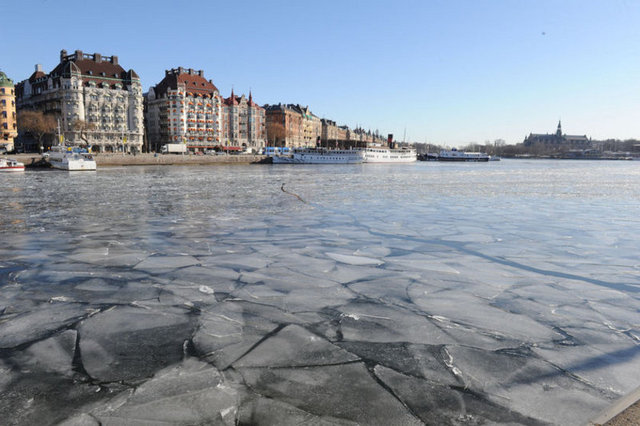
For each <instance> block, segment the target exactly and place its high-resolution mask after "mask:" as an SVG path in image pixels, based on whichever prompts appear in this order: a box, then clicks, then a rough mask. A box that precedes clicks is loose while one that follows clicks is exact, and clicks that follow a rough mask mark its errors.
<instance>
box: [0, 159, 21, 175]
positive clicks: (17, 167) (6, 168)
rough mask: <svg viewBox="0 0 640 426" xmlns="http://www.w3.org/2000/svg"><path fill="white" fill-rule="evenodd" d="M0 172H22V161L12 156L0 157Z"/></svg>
mask: <svg viewBox="0 0 640 426" xmlns="http://www.w3.org/2000/svg"><path fill="white" fill-rule="evenodd" d="M0 172H24V163H21V162H19V161H18V160H14V159H13V158H0Z"/></svg>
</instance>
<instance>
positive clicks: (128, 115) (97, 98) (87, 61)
mask: <svg viewBox="0 0 640 426" xmlns="http://www.w3.org/2000/svg"><path fill="white" fill-rule="evenodd" d="M16 104H17V109H18V110H21V109H34V110H39V111H42V112H44V113H45V114H53V115H54V117H55V118H56V119H57V120H58V123H59V132H60V135H61V140H62V141H63V142H64V143H65V144H66V145H73V146H90V147H91V148H92V150H93V151H94V152H116V151H126V152H140V151H142V145H143V139H144V116H143V99H142V86H141V84H140V78H139V77H138V75H137V74H136V73H135V72H134V71H133V70H131V69H130V70H129V71H125V70H124V68H122V66H120V64H119V63H118V57H117V56H102V55H101V54H99V53H94V54H85V53H83V52H82V51H81V50H76V51H75V53H73V54H71V55H68V54H67V51H66V50H62V51H61V52H60V63H59V64H58V65H57V66H56V67H55V68H54V69H53V71H51V72H50V73H49V74H46V73H45V72H44V71H43V69H42V66H41V65H36V70H35V72H34V73H33V74H32V75H31V76H30V77H29V79H27V80H24V81H21V82H20V83H18V85H17V86H16Z"/></svg>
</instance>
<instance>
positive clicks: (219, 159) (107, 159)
mask: <svg viewBox="0 0 640 426" xmlns="http://www.w3.org/2000/svg"><path fill="white" fill-rule="evenodd" d="M8 157H10V158H15V159H16V160H18V161H21V162H23V163H24V165H25V166H27V167H38V166H40V167H42V166H43V164H42V162H41V158H42V157H41V156H40V155H39V154H36V153H33V154H17V155H8ZM93 157H94V158H95V160H96V164H97V165H98V167H108V166H154V165H167V166H169V165H203V164H252V163H268V162H269V160H270V158H268V157H266V156H264V155H246V154H238V155H234V154H230V155H181V154H157V155H156V154H136V155H132V154H127V155H122V154H94V155H93Z"/></svg>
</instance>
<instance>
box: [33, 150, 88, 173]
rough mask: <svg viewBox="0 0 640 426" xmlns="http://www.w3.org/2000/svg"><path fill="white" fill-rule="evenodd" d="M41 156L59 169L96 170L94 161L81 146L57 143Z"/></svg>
mask: <svg viewBox="0 0 640 426" xmlns="http://www.w3.org/2000/svg"><path fill="white" fill-rule="evenodd" d="M43 157H44V158H45V159H46V160H47V162H48V163H49V164H50V165H51V167H53V168H56V169H60V170H69V171H76V170H96V168H97V166H96V161H95V160H94V159H93V156H92V155H91V153H89V151H87V150H86V149H83V148H74V147H70V146H64V145H58V146H54V147H52V148H51V151H49V152H47V153H45V154H44V155H43Z"/></svg>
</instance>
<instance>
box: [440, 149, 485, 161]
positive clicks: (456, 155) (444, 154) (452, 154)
mask: <svg viewBox="0 0 640 426" xmlns="http://www.w3.org/2000/svg"><path fill="white" fill-rule="evenodd" d="M489 158H490V157H489V155H487V154H485V153H484V152H466V151H458V150H457V149H455V148H453V149H452V150H449V151H447V150H442V151H440V154H438V161H476V162H478V161H489Z"/></svg>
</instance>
